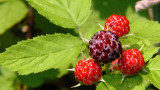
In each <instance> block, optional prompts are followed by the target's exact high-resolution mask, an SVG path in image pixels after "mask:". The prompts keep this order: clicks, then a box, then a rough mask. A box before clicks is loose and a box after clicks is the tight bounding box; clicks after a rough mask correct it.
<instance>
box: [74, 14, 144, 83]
mask: <svg viewBox="0 0 160 90" xmlns="http://www.w3.org/2000/svg"><path fill="white" fill-rule="evenodd" d="M129 31H130V27H129V21H128V20H127V18H126V17H124V16H121V15H111V16H110V17H109V18H107V19H106V22H105V26H104V30H101V31H99V32H97V33H95V34H94V36H93V37H92V38H91V40H90V41H89V54H90V56H91V58H89V59H84V60H80V61H78V64H77V65H76V67H75V68H74V70H75V72H74V74H75V78H76V79H77V81H79V82H80V83H83V84H85V85H91V84H94V83H96V82H97V81H99V80H100V79H101V77H102V74H101V72H102V69H101V66H100V64H99V62H100V63H103V64H106V63H110V62H112V66H111V69H112V70H120V71H121V72H122V74H124V75H134V74H137V73H138V72H139V71H140V70H141V69H142V68H143V67H144V65H145V62H144V58H143V56H142V54H141V52H140V51H139V50H137V49H129V50H122V46H121V42H120V41H119V37H122V36H124V35H126V34H128V33H129Z"/></svg>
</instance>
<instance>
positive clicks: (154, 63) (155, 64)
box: [145, 56, 160, 88]
mask: <svg viewBox="0 0 160 90" xmlns="http://www.w3.org/2000/svg"><path fill="white" fill-rule="evenodd" d="M159 59H160V56H157V57H156V58H154V59H152V60H151V61H150V62H149V64H148V65H147V68H148V69H149V74H146V75H145V77H147V78H148V79H149V81H150V82H151V83H152V84H153V85H154V86H156V87H157V88H160V60H159Z"/></svg>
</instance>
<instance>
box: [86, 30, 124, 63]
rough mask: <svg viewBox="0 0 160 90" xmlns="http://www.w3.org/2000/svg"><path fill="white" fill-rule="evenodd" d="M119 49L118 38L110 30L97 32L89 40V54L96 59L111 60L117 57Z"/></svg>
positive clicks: (120, 49)
mask: <svg viewBox="0 0 160 90" xmlns="http://www.w3.org/2000/svg"><path fill="white" fill-rule="evenodd" d="M121 51H122V47H121V43H120V42H119V38H118V37H117V36H116V35H114V34H113V33H112V32H110V31H104V30H102V31H99V32H97V33H96V34H94V36H93V37H92V39H91V40H90V42H89V54H90V56H91V57H92V58H93V59H94V60H96V61H100V62H105V63H106V62H109V61H113V60H115V59H117V58H119V56H120V54H121Z"/></svg>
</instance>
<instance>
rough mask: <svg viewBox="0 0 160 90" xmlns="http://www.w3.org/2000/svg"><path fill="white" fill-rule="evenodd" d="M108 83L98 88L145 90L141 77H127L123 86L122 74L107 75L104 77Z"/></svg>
mask: <svg viewBox="0 0 160 90" xmlns="http://www.w3.org/2000/svg"><path fill="white" fill-rule="evenodd" d="M103 79H104V80H105V81H106V83H105V85H104V84H102V83H100V84H99V86H98V88H102V87H103V88H104V89H106V90H107V89H108V90H137V89H138V90H144V89H145V88H144V86H143V84H142V77H140V76H138V75H137V76H127V77H126V78H125V80H124V81H123V83H122V84H121V80H122V76H121V75H120V74H107V75H105V76H104V77H103Z"/></svg>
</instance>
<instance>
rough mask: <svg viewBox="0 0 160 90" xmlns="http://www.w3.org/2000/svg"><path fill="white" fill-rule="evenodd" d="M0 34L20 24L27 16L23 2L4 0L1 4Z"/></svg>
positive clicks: (20, 0)
mask: <svg viewBox="0 0 160 90" xmlns="http://www.w3.org/2000/svg"><path fill="white" fill-rule="evenodd" d="M0 11H1V14H0V25H1V26H0V34H3V33H4V32H5V31H6V30H7V29H9V28H11V27H12V26H14V25H15V24H16V23H18V22H20V21H21V20H22V19H23V18H24V17H25V16H26V14H27V11H28V9H27V7H26V5H25V4H24V2H23V1H22V0H4V1H2V2H0Z"/></svg>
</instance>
